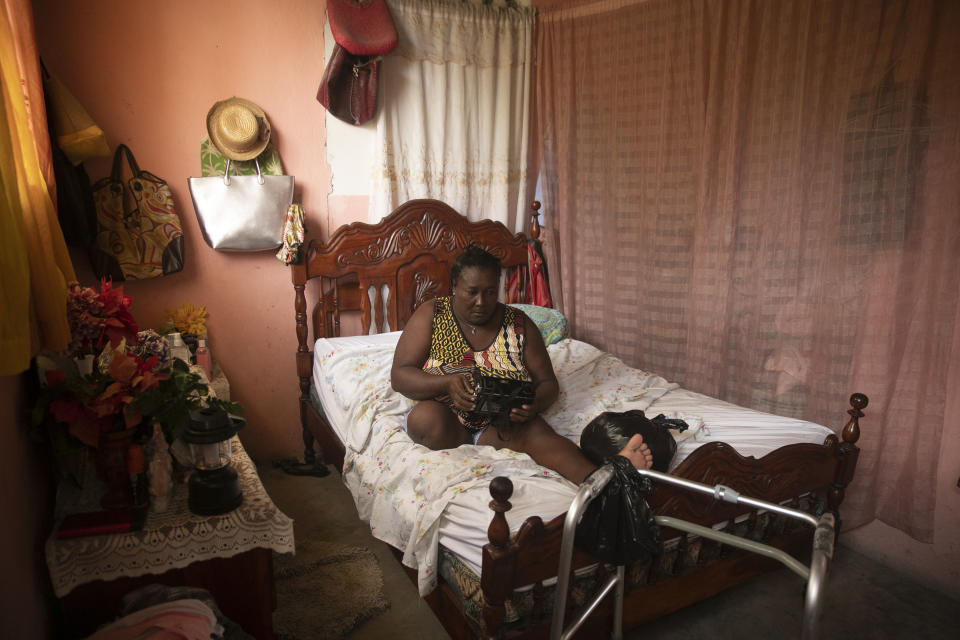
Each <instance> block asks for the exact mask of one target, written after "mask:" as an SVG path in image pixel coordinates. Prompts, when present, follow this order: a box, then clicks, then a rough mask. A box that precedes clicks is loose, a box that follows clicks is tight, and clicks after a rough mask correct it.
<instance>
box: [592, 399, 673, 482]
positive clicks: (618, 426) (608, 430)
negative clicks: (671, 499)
mask: <svg viewBox="0 0 960 640" xmlns="http://www.w3.org/2000/svg"><path fill="white" fill-rule="evenodd" d="M686 428H687V423H686V422H684V421H683V420H676V419H670V418H666V417H664V415H663V414H660V415H658V416H657V417H656V418H654V419H653V420H650V419H649V418H647V416H645V415H644V413H643V411H640V410H637V409H634V410H631V411H625V412H623V413H616V412H613V411H605V412H604V413H601V414H600V415H599V416H597V417H596V418H594V419H593V420H591V421H590V423H589V424H588V425H587V426H586V427H585V428H584V430H583V433H582V434H581V435H580V448H581V449H582V450H583V453H584V455H586V456H587V458H589V460H590V461H591V462H592V463H593V464H595V465H597V466H600V465H602V464H604V463H605V462H606V461H608V460H610V458H612V457H613V456H615V455H617V453H618V452H619V451H620V450H621V449H623V448H624V447H625V446H627V441H629V440H630V438H632V437H633V436H634V435H635V434H637V433H639V434H640V435H642V436H643V441H644V442H646V443H647V446H648V447H650V453H652V454H653V467H652V468H653V469H654V470H655V471H661V472H663V473H666V472H667V469H668V468H669V466H670V461H671V460H673V456H674V455H676V453H677V441H676V440H674V439H673V436H672V435H671V434H670V429H679V430H680V431H683V430H684V429H686Z"/></svg>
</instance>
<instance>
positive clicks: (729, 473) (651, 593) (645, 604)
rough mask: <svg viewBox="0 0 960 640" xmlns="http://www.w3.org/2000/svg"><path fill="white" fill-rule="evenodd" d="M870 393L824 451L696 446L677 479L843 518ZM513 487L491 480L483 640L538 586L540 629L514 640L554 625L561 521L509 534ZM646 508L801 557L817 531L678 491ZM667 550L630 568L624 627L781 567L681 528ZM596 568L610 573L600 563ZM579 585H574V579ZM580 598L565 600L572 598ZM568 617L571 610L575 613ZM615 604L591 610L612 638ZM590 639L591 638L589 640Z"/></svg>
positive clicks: (531, 522) (580, 557)
mask: <svg viewBox="0 0 960 640" xmlns="http://www.w3.org/2000/svg"><path fill="white" fill-rule="evenodd" d="M867 402H868V400H867V397H866V396H865V395H863V394H860V393H855V394H853V395H852V396H851V397H850V405H851V407H852V408H851V409H849V410H848V411H847V413H849V414H850V419H849V421H848V422H847V424H846V426H845V427H844V428H843V430H842V432H841V438H837V436H835V435H831V436H828V437H827V438H826V440H825V441H824V443H823V444H822V445H814V444H795V445H789V446H786V447H781V448H779V449H777V450H775V451H773V452H771V453H770V454H768V455H766V456H764V457H763V458H760V459H756V458H753V457H749V458H746V457H743V456H741V455H740V454H738V453H737V452H736V451H735V450H734V449H733V448H732V447H730V446H729V445H726V444H724V443H721V442H714V443H710V444H706V445H704V446H702V447H699V448H698V449H696V450H695V451H694V452H693V453H692V454H690V456H688V457H687V459H686V460H684V461H683V462H682V463H681V464H680V465H678V466H677V467H676V469H674V470H673V472H672V474H673V475H675V476H679V477H682V478H687V479H690V480H695V481H697V482H701V483H704V484H708V485H717V484H723V485H726V486H729V487H732V488H734V489H736V490H737V491H740V492H741V493H743V494H744V495H748V496H750V497H752V498H757V499H760V500H765V501H767V502H774V503H781V504H787V505H788V506H791V507H793V508H796V509H801V510H805V511H810V512H812V513H819V512H822V511H823V510H829V511H831V512H833V513H834V515H835V516H836V518H837V532H838V533H839V531H840V524H839V523H840V519H839V512H838V509H839V507H840V503H841V502H842V501H843V497H844V492H845V489H846V487H847V485H848V484H849V483H850V481H851V480H852V479H853V474H854V470H855V468H856V464H857V457H858V455H859V449H858V448H857V446H856V442H857V440H858V439H859V437H860V424H859V420H860V418H861V417H863V415H864V414H863V409H864V408H865V407H866V406H867ZM512 491H513V485H512V483H511V482H510V480H509V479H508V478H504V477H498V478H495V479H494V481H493V482H491V484H490V495H491V496H492V497H493V500H492V501H491V503H490V508H491V509H492V510H493V511H494V516H493V519H492V520H491V523H490V527H489V529H488V536H489V540H490V542H489V544H487V545H485V546H484V548H483V572H482V575H481V578H480V580H481V588H482V590H483V598H484V609H483V621H484V624H485V629H484V630H483V631H482V634H481V635H482V636H483V637H488V638H495V637H499V636H500V635H501V626H502V623H503V619H504V613H505V603H506V601H507V599H508V598H510V597H511V595H512V594H513V592H514V590H515V589H517V588H519V587H523V586H526V585H531V584H532V585H534V587H533V594H534V595H533V597H534V606H533V609H534V613H533V616H532V618H533V625H532V626H531V627H530V628H528V629H525V630H524V632H523V633H521V634H516V633H512V634H511V637H514V636H516V637H528V636H530V637H535V636H540V635H543V633H544V631H545V628H546V627H548V626H549V624H550V612H549V606H550V604H551V603H550V601H549V599H548V598H547V597H546V595H545V594H546V589H545V588H544V587H543V581H544V580H547V579H549V578H552V577H553V576H555V575H556V569H557V558H558V557H559V550H560V540H561V538H562V533H563V522H564V518H565V514H564V515H560V516H557V517H556V518H554V519H553V520H551V521H550V522H549V523H546V524H544V522H543V521H542V520H541V519H540V518H538V517H534V518H528V519H527V520H526V522H524V524H523V525H522V526H521V527H520V529H519V531H518V532H517V534H516V535H515V536H513V537H511V536H510V532H509V528H508V527H507V522H506V518H505V516H504V513H505V512H507V511H509V510H510V502H509V500H510V496H511V493H512ZM648 503H649V504H650V506H651V508H652V509H653V511H654V513H655V514H657V515H658V516H673V517H675V518H679V519H682V520H687V521H690V522H694V523H696V524H700V525H704V526H713V525H715V524H718V523H725V524H724V530H725V531H727V532H730V533H735V534H737V535H746V536H748V537H751V538H753V539H755V540H758V541H761V542H764V543H766V544H770V545H772V546H775V547H778V548H781V549H784V550H786V551H788V552H790V553H792V554H795V555H803V554H804V553H805V552H807V553H808V552H809V550H810V541H811V538H812V530H810V529H809V528H804V527H803V526H802V525H798V524H796V521H795V520H791V519H788V518H783V517H782V516H779V515H775V514H769V513H758V512H757V511H756V510H752V509H750V508H749V507H746V506H743V505H733V504H730V503H726V502H720V501H717V500H713V499H711V498H709V497H706V496H703V495H701V494H696V493H691V492H688V491H683V490H681V489H678V488H675V487H672V486H659V487H655V489H654V491H653V492H652V493H651V494H650V496H649V498H648ZM662 534H663V538H664V540H666V541H668V544H666V545H665V550H664V553H663V554H661V555H658V556H654V557H653V558H651V559H650V561H649V562H646V563H643V564H638V565H634V566H632V567H630V568H629V569H628V579H627V585H628V586H627V588H628V593H627V596H626V600H625V603H624V621H623V622H624V628H625V629H628V628H631V627H633V626H636V625H638V624H640V623H642V622H646V621H649V620H653V619H655V618H658V617H660V616H662V615H665V614H667V613H670V612H672V611H676V610H677V609H680V608H681V607H684V606H686V605H688V604H692V603H694V602H698V601H700V600H703V599H704V598H707V597H709V596H711V595H714V594H716V593H718V592H720V591H722V590H724V589H726V588H728V587H731V586H733V585H736V584H739V583H741V582H743V581H745V580H747V579H749V578H751V577H753V576H755V575H758V574H760V573H764V572H766V571H768V570H770V569H772V568H776V567H777V566H778V565H777V564H776V563H775V562H773V561H771V560H768V559H766V558H762V557H760V556H757V555H754V554H750V553H748V552H744V551H739V550H734V549H730V548H729V547H725V546H723V545H720V544H719V543H715V542H712V541H705V540H701V539H698V538H696V537H695V536H692V535H690V534H686V533H683V532H679V531H672V530H663V531H662ZM591 565H596V560H595V559H593V558H591V557H590V556H589V555H587V554H585V553H579V552H578V553H575V555H574V561H573V568H574V569H579V568H582V567H588V566H591ZM596 571H598V572H604V571H606V568H605V567H603V566H597V568H596ZM571 584H572V581H571ZM572 600H573V598H569V597H568V598H567V601H568V602H572ZM568 614H569V612H568ZM610 616H611V610H610V608H609V607H607V608H604V607H603V606H601V608H600V610H599V611H598V612H597V613H595V614H594V619H593V620H592V626H591V627H590V629H591V631H589V632H584V631H581V633H595V632H597V631H603V632H608V631H609V628H610V627H611V626H612V620H611V619H610ZM583 637H589V636H588V635H584V636H583Z"/></svg>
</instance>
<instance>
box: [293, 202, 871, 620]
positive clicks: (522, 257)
mask: <svg viewBox="0 0 960 640" xmlns="http://www.w3.org/2000/svg"><path fill="white" fill-rule="evenodd" d="M538 209H539V204H538V203H534V207H533V211H532V214H531V235H532V236H533V237H536V236H537V235H538V234H539V225H538V223H537V218H538V215H537V213H538V212H537V210H538ZM471 242H474V243H478V244H480V245H482V246H484V247H485V248H486V249H488V250H489V251H491V252H492V253H494V254H495V255H497V256H498V257H499V258H500V259H501V261H502V263H503V265H504V267H505V269H507V268H520V269H524V268H526V264H527V255H528V254H527V251H528V248H527V241H526V238H525V237H524V236H522V235H514V234H512V233H510V232H509V231H508V230H507V229H506V227H504V226H503V225H502V224H500V223H494V222H491V221H481V222H477V223H471V222H469V221H468V220H467V219H466V218H464V217H463V216H461V215H459V214H458V213H457V212H455V211H454V210H453V209H451V208H450V207H449V206H447V205H446V204H444V203H441V202H438V201H435V200H414V201H410V202H407V203H405V204H403V205H401V206H400V207H399V208H397V209H396V210H395V211H394V212H393V213H391V214H390V215H389V216H388V217H386V218H384V220H383V221H382V222H380V223H379V224H376V225H369V224H364V223H354V224H351V225H348V226H344V227H341V228H340V229H339V230H337V231H336V232H335V233H334V234H333V236H332V237H331V238H330V240H329V241H328V242H327V243H319V242H316V241H311V242H309V243H308V244H307V245H306V247H305V253H304V255H303V259H302V260H301V261H300V262H299V263H298V264H295V265H293V267H292V269H293V272H292V275H293V285H294V290H295V309H296V330H297V341H298V346H297V356H296V357H297V374H298V376H299V378H300V399H299V402H300V416H301V421H302V434H303V441H304V446H305V454H304V456H305V462H306V463H308V464H314V463H316V462H317V461H316V453H315V451H314V443H315V441H316V442H317V443H318V444H319V446H320V449H321V458H322V460H323V461H324V462H326V463H330V464H333V465H334V466H336V467H337V468H338V469H340V470H342V467H343V462H344V455H345V448H344V445H343V444H342V443H341V442H340V440H339V438H338V437H337V435H336V433H335V432H334V430H333V429H332V428H331V427H330V425H328V424H327V422H326V420H325V419H324V418H323V416H322V415H321V413H320V412H318V411H317V410H316V409H315V408H314V407H313V405H312V404H311V400H310V389H311V376H312V366H313V354H312V351H311V347H312V345H313V342H314V341H315V340H316V339H317V338H321V337H328V338H329V337H339V336H340V335H341V327H342V324H343V322H342V321H343V320H344V314H348V313H351V312H352V313H353V315H359V325H360V330H359V334H360V335H366V334H367V333H370V332H371V331H370V329H371V326H372V327H374V332H377V333H379V332H384V331H392V330H399V329H402V328H403V326H404V324H405V323H406V321H407V319H409V317H410V315H411V314H412V313H413V311H414V309H415V308H416V307H417V306H418V305H419V304H420V303H421V302H423V301H425V300H429V299H431V298H434V297H436V296H438V295H446V294H447V293H449V265H450V263H451V262H452V261H453V260H454V259H455V258H456V256H457V255H459V254H460V252H461V251H462V250H463V249H464V248H465V247H466V246H467V245H468V244H469V243H471ZM311 281H312V282H311ZM308 282H311V285H310V286H311V289H310V290H309V291H308V290H307V283H308ZM308 294H310V296H311V297H316V298H317V302H316V304H315V305H314V306H313V309H312V311H311V313H310V314H309V322H308V313H307V298H308ZM354 323H355V320H354ZM311 326H312V327H313V331H312V332H311V331H310V327H311ZM308 336H309V339H308ZM850 404H851V408H850V409H848V410H847V413H848V414H849V416H850V417H849V420H848V421H847V422H846V425H845V426H844V427H843V429H842V430H841V436H840V437H837V436H834V435H831V436H828V437H827V438H826V441H825V442H823V444H820V445H817V444H794V445H788V446H785V447H781V448H779V449H776V450H775V451H773V452H772V453H770V454H768V455H766V456H764V457H762V458H760V459H755V458H752V457H743V456H741V455H740V454H738V453H737V452H736V451H735V450H734V449H733V448H732V447H731V446H729V445H726V444H724V443H719V442H714V443H709V444H705V445H703V446H701V447H699V448H698V449H696V450H695V451H694V452H693V453H692V454H691V455H690V456H688V457H687V458H686V459H685V460H684V461H683V462H682V463H681V464H680V465H679V466H677V467H676V469H674V470H673V472H672V473H673V474H674V475H677V476H681V477H685V478H689V479H691V480H695V481H698V482H702V483H705V484H710V485H714V484H725V485H728V486H730V487H733V488H734V489H736V490H738V491H741V492H742V493H744V494H746V495H749V496H751V497H754V498H759V499H761V500H765V501H768V502H775V503H784V504H788V505H790V506H793V507H795V508H801V509H806V510H810V511H813V512H817V511H822V510H823V509H828V510H830V511H832V512H834V513H835V515H836V516H837V522H838V526H837V530H838V531H839V529H840V527H839V522H840V521H839V507H840V504H841V502H842V501H843V498H844V491H845V488H846V486H847V485H848V484H849V483H850V481H851V480H852V478H853V474H854V470H855V467H856V463H857V456H858V453H859V450H858V448H857V446H856V442H857V440H858V438H859V429H860V427H859V418H861V417H862V416H863V411H862V410H863V409H864V408H865V407H866V406H867V398H866V396H864V395H862V394H853V395H852V396H851V398H850ZM839 412H840V408H838V414H839ZM511 492H512V484H511V482H510V480H509V479H507V478H502V477H498V478H496V479H495V480H494V481H493V482H491V484H490V493H491V496H492V497H493V500H492V501H491V502H490V508H491V509H492V518H491V521H490V525H489V528H488V538H489V543H488V544H487V545H485V546H484V549H483V570H482V574H481V576H480V577H479V584H480V591H481V592H482V619H481V620H480V621H478V620H477V617H478V616H473V617H472V618H471V617H469V616H467V615H465V608H464V603H463V601H462V600H461V598H460V597H458V594H459V593H460V592H459V590H458V589H456V588H454V586H452V585H450V584H448V583H446V582H444V581H443V580H441V581H440V584H439V586H438V588H437V589H435V590H434V591H433V592H432V593H431V594H430V595H429V596H427V598H426V600H427V602H428V603H429V604H430V606H431V608H432V609H433V611H434V612H435V614H436V615H437V617H438V619H439V620H440V621H441V623H442V624H443V625H444V627H445V628H446V630H447V632H448V633H449V634H450V635H451V637H453V638H475V637H490V638H493V637H531V638H532V637H546V635H547V633H548V631H549V624H550V610H549V609H550V604H551V602H552V599H551V596H550V590H549V589H548V588H545V587H544V585H543V583H544V581H545V580H549V579H550V578H552V577H554V576H555V575H556V568H557V558H558V554H559V548H560V537H561V532H562V528H563V516H562V515H561V516H558V517H557V518H554V519H553V520H551V521H550V522H546V523H545V522H543V521H542V520H541V519H540V518H537V517H533V518H528V519H527V520H526V522H525V523H524V524H523V525H522V527H521V528H520V530H519V531H518V533H517V534H515V535H513V536H511V535H510V531H509V528H508V526H507V522H506V519H505V517H504V515H503V514H504V512H506V511H508V510H509V509H510V508H511V506H510V502H509V500H510V496H511ZM648 502H649V503H650V506H651V507H652V508H653V510H654V512H655V513H656V514H657V515H668V516H673V517H676V518H680V519H684V520H688V521H691V522H694V523H698V524H702V525H705V526H714V525H716V524H717V523H725V525H724V527H725V530H728V531H731V532H736V533H738V534H742V535H748V536H750V537H752V538H754V539H758V540H760V541H763V542H766V543H768V544H772V545H774V546H777V547H779V548H782V549H785V550H787V551H789V552H791V553H793V554H795V555H799V556H803V555H804V552H809V549H810V541H811V531H810V530H809V529H804V528H802V527H797V526H793V525H791V524H790V523H789V522H784V521H783V520H781V519H780V517H779V516H775V515H771V514H764V513H757V512H755V511H751V510H750V509H749V507H744V506H739V505H731V504H727V503H720V502H718V501H714V500H712V499H710V498H707V497H703V496H698V495H695V494H690V493H687V492H683V491H680V490H677V489H673V488H671V487H663V486H661V487H658V488H656V489H655V490H654V492H653V493H652V494H651V495H650V496H649V498H648ZM663 536H664V539H672V540H673V543H672V544H671V545H670V547H669V550H666V551H665V552H664V554H663V555H661V556H657V557H654V558H653V559H652V560H651V561H650V562H648V563H645V564H643V565H642V566H640V565H636V566H634V567H631V568H630V569H629V571H628V576H629V577H628V592H627V595H626V601H625V606H624V628H627V629H629V628H631V627H635V626H637V625H639V624H641V623H643V622H645V621H649V620H652V619H654V618H657V617H659V616H662V615H664V614H666V613H669V612H671V611H675V610H677V609H679V608H681V607H683V606H686V605H688V604H691V603H693V602H697V601H699V600H702V599H704V598H706V597H709V596H711V595H713V594H715V593H717V592H719V591H721V590H723V589H726V588H728V587H730V586H733V585H735V584H738V583H741V582H743V581H745V580H748V579H750V578H752V577H754V576H756V575H758V574H761V573H764V572H766V571H769V570H771V569H773V568H776V567H777V566H778V565H777V564H776V563H775V562H773V561H771V560H767V559H764V558H761V557H759V556H756V555H755V554H749V553H746V552H742V551H738V550H734V549H731V548H729V547H724V546H720V545H718V544H716V543H711V542H709V541H704V540H701V539H697V538H696V537H694V536H689V535H687V534H683V533H681V532H673V531H664V532H663ZM596 564H597V563H596V560H595V559H593V558H591V557H589V556H588V555H586V554H583V553H579V552H578V553H577V554H576V555H575V558H574V568H583V567H589V566H591V565H596ZM407 570H408V573H412V579H414V580H416V577H415V576H416V574H415V572H411V571H410V570H409V569H407ZM595 571H596V572H600V573H602V572H603V571H605V568H604V567H603V566H597V567H596V569H595ZM581 573H582V572H581ZM528 585H534V586H533V588H532V590H529V591H528V593H531V592H532V599H533V606H532V611H531V613H530V615H529V616H528V617H527V619H526V620H525V626H524V627H523V628H516V627H511V628H507V627H506V626H505V625H504V616H505V611H506V603H507V601H508V599H510V598H511V596H512V595H513V594H514V592H515V589H517V588H520V587H524V586H528ZM608 600H609V599H608ZM568 602H571V603H572V602H575V599H573V598H568ZM611 628H612V621H611V619H610V610H609V607H607V608H604V607H603V606H601V608H600V610H599V611H598V612H595V613H594V614H593V616H592V617H591V618H590V620H589V622H588V623H587V624H586V625H584V627H582V628H581V631H580V632H579V633H578V636H577V637H594V636H595V634H596V633H598V632H609V630H610V629H611Z"/></svg>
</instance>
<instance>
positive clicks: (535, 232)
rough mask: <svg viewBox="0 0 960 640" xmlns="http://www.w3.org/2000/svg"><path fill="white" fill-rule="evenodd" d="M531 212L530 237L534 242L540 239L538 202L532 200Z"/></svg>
mask: <svg viewBox="0 0 960 640" xmlns="http://www.w3.org/2000/svg"><path fill="white" fill-rule="evenodd" d="M530 208H531V209H533V211H532V212H531V213H530V237H531V238H533V239H534V240H539V239H540V201H539V200H534V201H533V202H531V203H530Z"/></svg>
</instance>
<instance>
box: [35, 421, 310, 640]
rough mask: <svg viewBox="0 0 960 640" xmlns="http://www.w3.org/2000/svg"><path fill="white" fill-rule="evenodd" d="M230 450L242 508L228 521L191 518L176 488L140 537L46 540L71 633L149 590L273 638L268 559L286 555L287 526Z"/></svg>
mask: <svg viewBox="0 0 960 640" xmlns="http://www.w3.org/2000/svg"><path fill="white" fill-rule="evenodd" d="M232 447H233V456H232V464H233V466H234V469H236V471H237V474H238V476H239V478H240V486H241V488H242V490H243V504H241V505H240V506H239V507H237V508H236V509H235V510H233V511H231V512H229V513H225V514H222V515H218V516H199V515H195V514H193V513H191V512H190V510H189V509H188V508H187V487H186V485H185V484H182V483H177V484H175V485H174V488H173V491H172V494H171V497H170V503H169V506H168V508H167V510H166V511H165V512H163V513H150V514H149V515H148V516H147V520H146V523H145V525H144V527H143V529H142V530H141V531H134V532H127V533H117V534H110V535H99V536H89V537H83V538H72V539H66V540H59V539H57V538H56V535H55V533H52V534H51V535H50V537H49V538H48V539H47V542H46V548H45V552H46V560H47V568H48V570H49V572H50V580H51V582H52V584H53V590H54V594H55V595H56V596H57V597H58V598H60V605H61V610H62V612H63V614H64V619H65V621H66V623H67V624H68V625H69V629H70V632H71V633H77V634H79V635H78V636H77V637H83V636H84V635H86V634H89V633H92V632H93V631H94V630H95V629H96V627H97V626H98V625H100V624H103V623H105V622H109V621H110V620H112V619H113V618H114V617H116V616H117V615H118V614H119V612H120V610H121V606H120V601H121V598H122V597H123V595H125V594H127V593H129V592H130V591H132V590H134V589H136V588H138V587H140V586H143V585H146V584H149V583H151V582H157V583H161V584H166V585H187V586H193V587H201V588H203V589H206V590H207V591H209V592H210V593H211V595H213V597H214V599H215V600H216V602H217V606H218V607H219V608H220V610H221V611H222V612H223V614H224V615H225V616H227V617H228V618H230V619H231V620H233V621H234V622H236V623H237V624H239V625H240V626H241V627H243V629H244V631H246V632H247V633H249V634H250V635H252V636H253V637H254V638H257V639H258V640H262V639H267V640H270V639H272V638H273V637H274V636H273V610H274V608H275V606H276V593H275V591H274V581H273V556H272V553H273V551H276V552H279V553H293V550H294V538H293V520H291V519H290V518H289V517H287V516H286V515H285V514H283V513H282V512H281V511H280V510H279V509H278V508H277V506H276V505H275V504H274V503H273V501H272V500H271V499H270V496H269V495H268V494H267V492H266V490H265V489H264V488H263V485H262V484H261V482H260V478H259V476H258V475H257V471H256V468H255V467H254V465H253V462H252V461H251V460H250V457H249V456H248V455H247V453H246V451H245V450H244V449H243V445H241V444H240V440H239V439H238V438H237V437H236V436H234V438H233V441H232ZM58 524H59V522H58Z"/></svg>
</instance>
